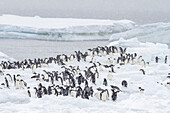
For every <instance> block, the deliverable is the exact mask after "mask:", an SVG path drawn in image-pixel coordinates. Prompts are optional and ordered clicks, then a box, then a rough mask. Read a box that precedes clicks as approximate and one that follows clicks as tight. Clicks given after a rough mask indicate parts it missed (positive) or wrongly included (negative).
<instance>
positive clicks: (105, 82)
mask: <svg viewBox="0 0 170 113" xmlns="http://www.w3.org/2000/svg"><path fill="white" fill-rule="evenodd" d="M103 85H105V86H107V80H106V78H104V81H103Z"/></svg>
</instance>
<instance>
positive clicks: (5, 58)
mask: <svg viewBox="0 0 170 113" xmlns="http://www.w3.org/2000/svg"><path fill="white" fill-rule="evenodd" d="M14 60H15V59H13V58H11V57H9V56H7V55H6V54H4V53H2V52H0V62H2V61H14Z"/></svg>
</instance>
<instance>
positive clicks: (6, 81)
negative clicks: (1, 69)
mask: <svg viewBox="0 0 170 113" xmlns="http://www.w3.org/2000/svg"><path fill="white" fill-rule="evenodd" d="M5 86H6V87H7V88H9V83H8V80H7V78H6V77H5Z"/></svg>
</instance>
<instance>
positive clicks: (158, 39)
mask: <svg viewBox="0 0 170 113" xmlns="http://www.w3.org/2000/svg"><path fill="white" fill-rule="evenodd" d="M120 38H124V39H131V38H138V40H139V41H142V42H153V43H164V44H168V45H170V23H153V24H147V25H141V26H137V27H135V28H134V29H131V30H129V31H126V32H123V33H116V34H113V35H112V36H111V37H110V39H109V41H110V42H112V41H115V40H119V39H120Z"/></svg>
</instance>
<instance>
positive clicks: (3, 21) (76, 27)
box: [0, 15, 137, 40]
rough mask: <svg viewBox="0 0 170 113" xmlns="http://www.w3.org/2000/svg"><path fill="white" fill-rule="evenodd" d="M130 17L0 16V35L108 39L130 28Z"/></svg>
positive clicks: (6, 36) (41, 38)
mask: <svg viewBox="0 0 170 113" xmlns="http://www.w3.org/2000/svg"><path fill="white" fill-rule="evenodd" d="M136 26H137V25H136V24H135V23H134V22H132V21H130V20H117V21H115V20H99V19H98V20H97V19H73V18H41V17H38V16H36V17H21V16H15V15H2V16H0V38H19V39H39V40H108V39H109V36H110V35H111V34H114V33H119V32H124V31H127V30H130V29H133V28H134V27H136Z"/></svg>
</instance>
